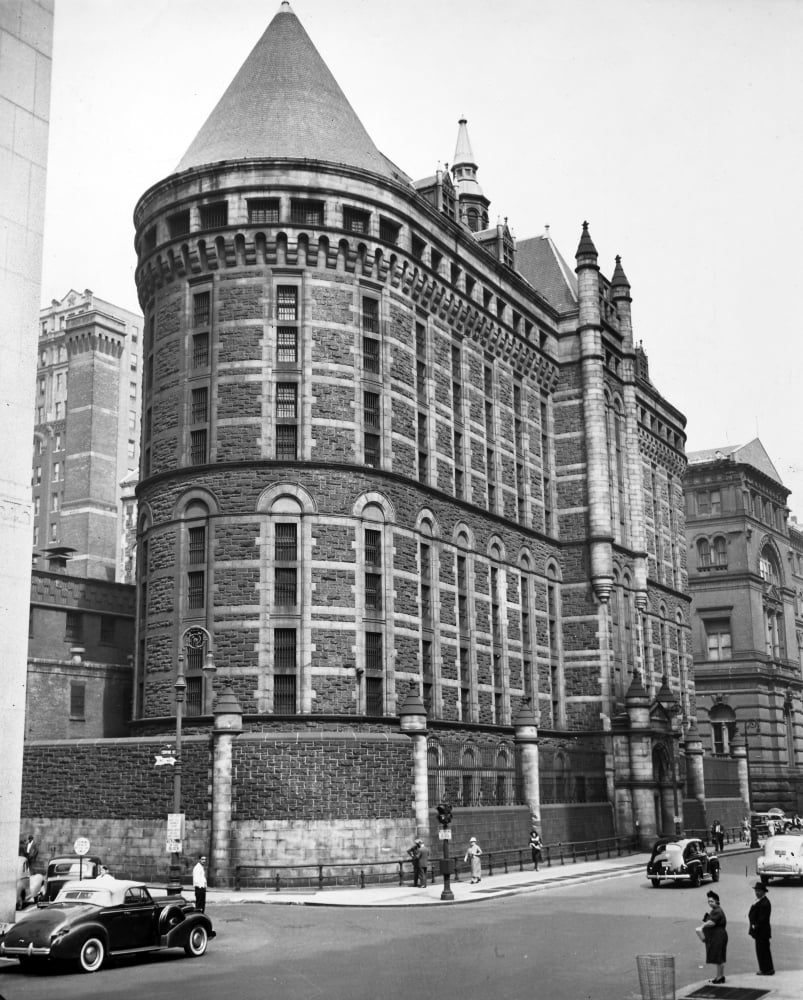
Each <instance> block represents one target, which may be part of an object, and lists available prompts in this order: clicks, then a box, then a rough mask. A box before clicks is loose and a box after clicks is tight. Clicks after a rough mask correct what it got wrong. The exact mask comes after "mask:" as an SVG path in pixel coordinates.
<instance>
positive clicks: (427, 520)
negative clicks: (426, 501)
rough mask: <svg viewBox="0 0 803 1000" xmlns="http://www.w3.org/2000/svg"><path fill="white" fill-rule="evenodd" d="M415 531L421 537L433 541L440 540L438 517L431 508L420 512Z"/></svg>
mask: <svg viewBox="0 0 803 1000" xmlns="http://www.w3.org/2000/svg"><path fill="white" fill-rule="evenodd" d="M415 530H416V531H417V532H418V533H419V534H420V535H425V536H427V537H429V538H432V539H433V540H440V537H441V531H440V525H439V523H438V519H437V517H436V516H435V514H434V513H433V512H432V510H430V508H429V507H424V508H423V509H422V510H420V511H419V512H418V517H417V518H416V519H415Z"/></svg>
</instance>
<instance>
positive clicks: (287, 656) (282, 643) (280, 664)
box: [273, 628, 296, 671]
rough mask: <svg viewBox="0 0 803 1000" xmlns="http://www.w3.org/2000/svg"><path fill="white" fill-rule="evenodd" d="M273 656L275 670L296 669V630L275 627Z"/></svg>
mask: <svg viewBox="0 0 803 1000" xmlns="http://www.w3.org/2000/svg"><path fill="white" fill-rule="evenodd" d="M273 656H274V664H275V666H276V669H277V670H282V671H288V670H292V671H294V670H295V669H296V630H295V629H294V628H277V629H275V630H274V633H273Z"/></svg>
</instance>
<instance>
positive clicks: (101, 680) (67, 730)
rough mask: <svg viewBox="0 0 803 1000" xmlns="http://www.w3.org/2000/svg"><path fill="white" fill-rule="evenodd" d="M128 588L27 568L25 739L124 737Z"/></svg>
mask: <svg viewBox="0 0 803 1000" xmlns="http://www.w3.org/2000/svg"><path fill="white" fill-rule="evenodd" d="M134 601H135V590H134V588H133V587H130V586H124V585H122V584H117V583H107V582H106V581H103V580H92V579H86V578H82V577H74V576H67V575H66V574H65V573H46V572H42V571H40V570H34V571H33V579H32V582H31V605H30V612H29V619H28V687H27V698H26V705H25V738H26V740H66V739H72V740H75V739H99V738H102V737H114V736H127V735H128V731H129V724H130V721H131V692H132V690H133V677H132V674H133V666H132V660H133V649H134Z"/></svg>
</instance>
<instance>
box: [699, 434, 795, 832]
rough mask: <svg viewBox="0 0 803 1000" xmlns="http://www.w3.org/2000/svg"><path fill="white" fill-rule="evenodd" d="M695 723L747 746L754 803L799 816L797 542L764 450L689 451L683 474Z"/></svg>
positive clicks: (711, 740)
mask: <svg viewBox="0 0 803 1000" xmlns="http://www.w3.org/2000/svg"><path fill="white" fill-rule="evenodd" d="M684 485H685V492H686V536H687V542H688V548H689V560H690V562H689V588H690V590H691V594H692V598H693V603H692V607H693V618H692V622H693V630H692V641H693V646H694V675H695V684H696V687H697V699H698V715H697V722H698V725H699V727H700V730H701V733H702V735H703V739H704V742H705V744H706V747H707V749H708V750H709V752H711V753H713V754H714V755H716V756H718V757H727V756H730V755H731V754H732V753H733V750H734V744H735V746H736V748H737V751H738V748H739V747H740V746H741V745H742V743H743V742H744V740H745V739H746V741H747V752H748V765H749V775H750V790H751V799H752V805H753V808H755V809H759V810H761V809H768V808H771V807H773V806H780V807H781V808H783V809H787V810H790V811H792V812H795V811H798V812H800V811H803V779H802V778H801V774H800V762H801V759H802V756H801V755H803V675H802V674H801V663H802V662H803V656H801V648H802V647H803V533H802V532H801V531H800V529H799V528H798V527H797V525H796V524H795V523H794V521H793V523H792V524H790V523H789V520H788V513H789V511H788V508H787V505H786V503H787V498H788V496H789V490H788V489H787V488H786V487H785V486H784V484H783V482H782V481H781V477H780V476H779V475H778V473H777V471H776V469H775V466H774V465H773V463H772V461H771V460H770V458H769V456H768V455H767V452H766V451H765V450H764V446H763V445H762V443H761V442H760V441H759V440H758V439H755V440H753V441H750V442H749V443H747V444H744V445H727V446H725V447H722V448H717V449H711V450H708V451H699V452H693V453H692V454H690V455H689V465H688V469H687V472H686V477H685V483H684Z"/></svg>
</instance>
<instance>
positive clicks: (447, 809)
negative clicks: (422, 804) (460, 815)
mask: <svg viewBox="0 0 803 1000" xmlns="http://www.w3.org/2000/svg"><path fill="white" fill-rule="evenodd" d="M438 822H439V823H440V825H441V826H443V827H447V826H448V825H449V824H450V823H451V822H452V807H451V806H450V805H449V803H448V802H441V804H440V805H439V806H438Z"/></svg>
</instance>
